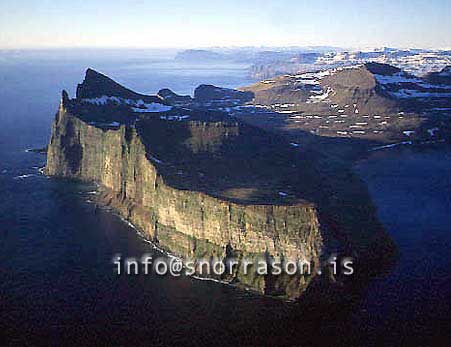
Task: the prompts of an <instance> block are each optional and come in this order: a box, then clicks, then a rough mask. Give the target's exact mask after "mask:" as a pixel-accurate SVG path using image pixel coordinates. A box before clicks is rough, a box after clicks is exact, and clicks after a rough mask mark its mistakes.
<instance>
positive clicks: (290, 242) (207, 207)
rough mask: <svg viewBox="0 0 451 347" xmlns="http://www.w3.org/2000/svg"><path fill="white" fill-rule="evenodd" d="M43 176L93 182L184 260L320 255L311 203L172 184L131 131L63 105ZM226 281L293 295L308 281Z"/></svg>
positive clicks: (314, 260) (321, 246)
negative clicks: (244, 200) (271, 201)
mask: <svg viewBox="0 0 451 347" xmlns="http://www.w3.org/2000/svg"><path fill="white" fill-rule="evenodd" d="M46 173H47V174H48V175H52V176H62V177H73V178H78V179H82V180H89V181H96V182H98V183H100V184H101V185H103V186H104V187H105V194H104V199H105V200H106V201H107V202H108V204H109V205H111V206H113V207H114V208H116V209H117V210H118V211H119V212H120V213H121V215H122V216H123V217H124V218H127V219H128V220H130V221H131V222H132V223H133V224H135V225H136V226H137V227H138V228H140V229H141V230H143V231H144V232H145V233H146V235H147V236H148V238H149V239H151V240H153V241H154V242H156V243H158V244H159V245H160V246H161V247H162V248H163V249H166V250H168V251H171V252H172V253H175V254H178V255H179V256H182V257H185V258H186V257H202V256H208V257H210V256H217V257H219V258H220V259H225V258H226V257H227V256H230V254H234V255H235V256H237V255H238V256H239V257H244V256H251V257H253V256H265V257H267V256H271V257H276V256H279V257H286V258H289V259H302V260H306V261H309V262H312V264H318V265H319V263H320V258H321V256H322V255H323V252H324V240H323V236H322V233H321V231H320V226H319V222H318V216H317V211H316V208H315V206H314V205H313V204H299V205H288V206H277V205H244V204H237V203H233V202H230V201H225V200H221V199H218V198H214V197H211V196H209V195H207V194H205V193H202V192H196V191H188V190H179V189H175V188H172V187H170V186H168V185H167V184H166V183H165V180H164V179H163V177H162V176H161V175H159V173H158V171H157V169H156V167H155V166H154V165H153V164H152V163H151V161H150V160H149V159H148V157H147V154H146V150H145V147H144V145H143V144H142V142H141V140H140V138H139V136H138V135H137V132H136V130H135V129H134V128H131V127H125V126H121V127H120V128H119V129H117V130H104V129H100V128H96V127H95V126H91V125H89V124H87V123H85V122H83V121H81V120H80V119H78V118H77V117H75V116H74V115H71V114H70V113H68V112H67V111H66V110H65V109H64V108H63V107H61V108H60V110H59V112H58V115H57V118H56V120H55V122H54V124H53V127H52V136H51V140H50V144H49V147H48V161H47V166H46ZM311 277H314V276H311ZM227 280H234V281H235V282H238V284H240V283H241V284H243V285H247V286H250V287H251V288H253V289H257V290H259V291H262V292H265V293H273V294H282V295H287V296H289V297H296V296H298V295H300V293H301V292H302V291H303V290H304V289H305V288H306V286H307V284H308V283H309V282H310V280H311V278H310V276H306V277H304V276H301V277H297V278H296V277H292V278H282V277H281V278H280V279H279V280H278V281H279V282H283V283H285V284H284V285H283V286H282V285H281V284H280V283H278V282H277V281H276V283H274V280H271V281H269V279H268V278H263V277H261V278H260V277H258V276H255V274H254V275H252V274H248V275H247V276H244V275H243V274H242V273H237V274H235V275H234V276H233V278H228V279H227ZM288 283H290V284H289V285H288Z"/></svg>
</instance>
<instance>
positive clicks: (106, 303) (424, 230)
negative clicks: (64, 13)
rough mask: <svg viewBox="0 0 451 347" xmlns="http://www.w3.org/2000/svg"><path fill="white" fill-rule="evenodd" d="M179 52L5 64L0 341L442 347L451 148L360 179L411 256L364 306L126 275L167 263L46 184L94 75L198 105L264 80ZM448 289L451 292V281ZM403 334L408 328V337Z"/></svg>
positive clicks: (113, 220) (41, 56)
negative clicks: (62, 120) (59, 122)
mask: <svg viewBox="0 0 451 347" xmlns="http://www.w3.org/2000/svg"><path fill="white" fill-rule="evenodd" d="M174 55H175V52H174V51H173V50H164V51H162V50H158V51H155V50H153V51H149V50H127V51H124V50H120V51H115V50H88V51H87V50H50V51H26V52H13V51H4V52H0V105H1V107H0V124H1V126H0V191H1V192H2V199H1V200H0V328H1V329H0V330H1V331H0V334H3V335H5V336H6V337H7V338H8V339H9V341H15V342H16V344H19V345H20V344H23V343H25V342H28V343H38V342H44V341H49V339H51V340H52V341H53V343H54V344H59V343H81V344H83V343H90V344H95V343H104V344H105V343H106V344H108V345H121V344H122V345H123V344H135V345H143V344H156V345H158V344H163V345H164V344H168V343H179V344H185V345H195V344H199V343H203V344H212V343H214V344H215V345H232V344H236V343H249V344H276V343H279V344H288V343H289V344H296V345H298V344H302V343H307V344H308V343H317V342H319V341H322V342H331V343H333V342H337V341H339V340H340V341H342V342H343V341H345V342H346V341H348V342H363V341H364V342H393V341H398V339H399V338H400V336H396V335H393V334H395V330H396V331H398V332H399V334H400V335H401V334H404V335H406V336H410V337H411V338H412V339H413V340H415V341H417V340H421V339H423V340H425V341H429V339H431V338H432V337H434V335H437V334H439V333H440V331H441V329H444V328H446V325H445V323H446V318H447V317H448V316H449V312H450V303H449V297H450V295H451V291H450V284H449V282H450V281H449V278H450V275H451V270H450V268H449V264H450V253H449V249H450V245H451V234H450V228H449V225H451V215H450V214H449V211H451V201H450V196H451V181H450V179H451V178H450V177H451V160H450V159H451V149H450V148H449V147H445V146H442V147H437V148H428V149H422V150H393V151H385V152H380V153H375V154H374V155H372V157H371V158H369V160H366V161H363V162H361V163H359V164H358V165H357V167H356V170H357V171H358V172H359V173H360V174H361V176H362V177H363V179H365V180H366V181H367V182H368V185H369V190H370V193H371V195H372V197H373V200H374V202H375V204H376V205H377V206H378V211H379V216H380V218H381V221H382V222H383V223H384V225H385V226H386V228H387V230H388V232H389V233H390V235H391V237H392V238H393V239H394V240H395V243H396V244H397V246H398V248H399V253H400V256H399V262H398V263H397V264H396V266H395V267H394V269H393V270H392V272H391V273H390V274H389V275H388V276H387V277H383V278H380V279H375V280H374V281H373V282H372V283H371V284H370V286H369V288H368V289H367V291H366V293H364V295H363V297H362V298H361V299H360V300H359V301H358V302H356V303H354V305H353V306H352V307H338V308H337V307H333V308H332V307H327V306H324V307H304V306H303V305H302V303H285V302H282V301H280V300H275V299H271V298H265V297H261V296H258V295H255V294H252V293H248V292H244V291H240V290H237V289H235V288H232V287H228V286H224V285H221V284H218V283H212V282H207V281H196V280H195V279H192V278H186V277H180V278H171V277H157V276H150V277H146V276H120V277H118V276H117V275H116V274H115V272H114V267H113V265H112V263H111V259H112V258H113V256H114V255H115V254H118V253H120V254H121V255H122V256H123V257H133V256H135V257H141V256H142V255H143V254H144V253H150V254H157V253H158V252H157V251H156V250H155V249H154V248H152V247H151V246H150V245H149V244H148V243H146V242H144V241H143V240H142V239H141V238H140V237H139V236H138V235H137V234H136V232H135V231H134V230H133V229H132V228H130V227H129V226H127V225H126V224H125V223H123V222H122V221H121V220H120V219H119V218H118V217H117V216H115V215H114V214H112V213H111V212H109V211H104V210H98V209H95V207H94V206H93V205H92V204H90V203H88V202H86V200H87V199H89V194H87V192H89V191H92V189H93V187H92V186H90V185H86V184H84V185H82V184H79V183H74V182H69V181H65V180H55V179H48V178H46V177H44V176H41V175H39V172H38V168H40V167H42V166H43V165H44V164H45V157H44V156H42V155H40V154H36V153H26V152H25V149H27V148H39V147H44V146H45V145H46V144H47V142H48V138H49V135H50V127H51V123H52V121H53V119H54V115H55V113H56V110H57V107H58V103H59V98H60V93H61V90H62V89H66V90H67V91H68V92H69V95H70V96H72V97H74V96H75V87H76V85H77V83H80V82H81V81H82V79H83V77H84V71H85V70H86V68H88V67H91V68H94V69H96V70H98V71H100V72H102V73H105V74H107V75H109V76H110V77H112V78H114V79H115V80H116V81H118V82H119V83H122V84H124V85H125V86H127V87H129V88H131V89H133V90H136V91H139V92H142V93H156V92H157V91H158V90H159V89H161V88H171V89H172V90H174V91H175V92H177V93H180V94H192V93H193V91H194V88H195V87H196V86H197V85H199V84H201V83H211V84H215V85H219V86H223V87H238V86H242V85H246V84H249V83H251V82H252V80H250V79H249V78H248V77H247V71H246V66H243V65H237V64H220V65H218V64H200V63H199V64H182V63H180V62H175V61H174V60H173V59H172V58H173V56H174ZM447 280H448V281H447ZM395 326H396V329H395Z"/></svg>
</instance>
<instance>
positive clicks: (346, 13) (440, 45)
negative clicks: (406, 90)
mask: <svg viewBox="0 0 451 347" xmlns="http://www.w3.org/2000/svg"><path fill="white" fill-rule="evenodd" d="M450 12H451V5H450V2H449V1H445V0H433V1H429V2H425V1H418V0H414V1H404V0H398V1H386V0H383V1H377V2H375V1H369V2H365V3H362V2H359V1H357V0H346V1H341V2H339V3H337V2H331V1H316V2H315V3H314V4H312V3H311V2H307V1H297V2H290V1H287V0H280V1H271V0H268V1H256V0H252V1H246V2H240V1H235V0H230V1H227V2H219V1H191V2H189V3H187V2H184V1H179V0H172V1H165V2H164V3H153V2H146V1H117V2H114V3H110V2H108V1H105V0H95V1H91V2H90V3H86V2H83V1H71V2H70V3H66V2H63V3H56V2H51V1H47V0H42V1H36V0H31V1H27V2H26V3H17V2H15V1H11V0H4V1H2V3H1V4H0V48H1V49H39V48H43V49H50V48H142V49H147V48H174V49H176V48H179V49H183V48H191V47H192V48H209V47H217V46H220V47H232V46H235V47H249V46H253V47H261V46H263V47H290V46H296V47H304V46H307V47H308V46H334V47H340V48H341V47H343V48H347V49H361V48H368V47H396V48H423V49H450V48H451V41H450V37H451V24H450V21H449V20H448V15H449V14H450Z"/></svg>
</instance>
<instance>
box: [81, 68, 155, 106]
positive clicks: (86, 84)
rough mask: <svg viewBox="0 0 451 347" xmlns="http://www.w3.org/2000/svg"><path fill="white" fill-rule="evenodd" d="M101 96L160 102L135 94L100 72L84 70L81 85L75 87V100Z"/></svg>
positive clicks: (153, 98) (152, 97)
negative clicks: (84, 73)
mask: <svg viewBox="0 0 451 347" xmlns="http://www.w3.org/2000/svg"><path fill="white" fill-rule="evenodd" d="M102 96H115V97H120V98H124V99H132V100H138V99H142V100H144V101H150V102H161V100H160V99H159V98H157V97H156V96H147V95H142V94H138V93H135V92H133V91H131V90H130V89H127V88H125V87H123V86H121V85H120V84H119V83H116V82H115V81H113V80H112V79H111V78H109V77H107V76H105V75H103V74H101V73H100V72H97V71H95V70H93V69H91V68H88V69H87V70H86V75H85V79H84V80H83V83H81V84H79V85H78V86H77V94H76V97H77V99H90V98H97V97H102ZM149 99H152V100H149Z"/></svg>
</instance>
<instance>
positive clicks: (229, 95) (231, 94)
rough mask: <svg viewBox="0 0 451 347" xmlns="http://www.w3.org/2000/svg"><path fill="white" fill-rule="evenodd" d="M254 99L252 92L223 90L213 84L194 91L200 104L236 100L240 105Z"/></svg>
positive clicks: (204, 85) (203, 85)
mask: <svg viewBox="0 0 451 347" xmlns="http://www.w3.org/2000/svg"><path fill="white" fill-rule="evenodd" d="M253 98H254V93H253V92H251V91H239V90H236V89H228V88H221V87H216V86H214V85H211V84H201V85H200V86H199V87H197V88H196V89H195V90H194V99H195V100H196V101H198V102H209V101H214V100H236V101H237V102H239V103H245V102H248V101H251V100H252V99H253Z"/></svg>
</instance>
